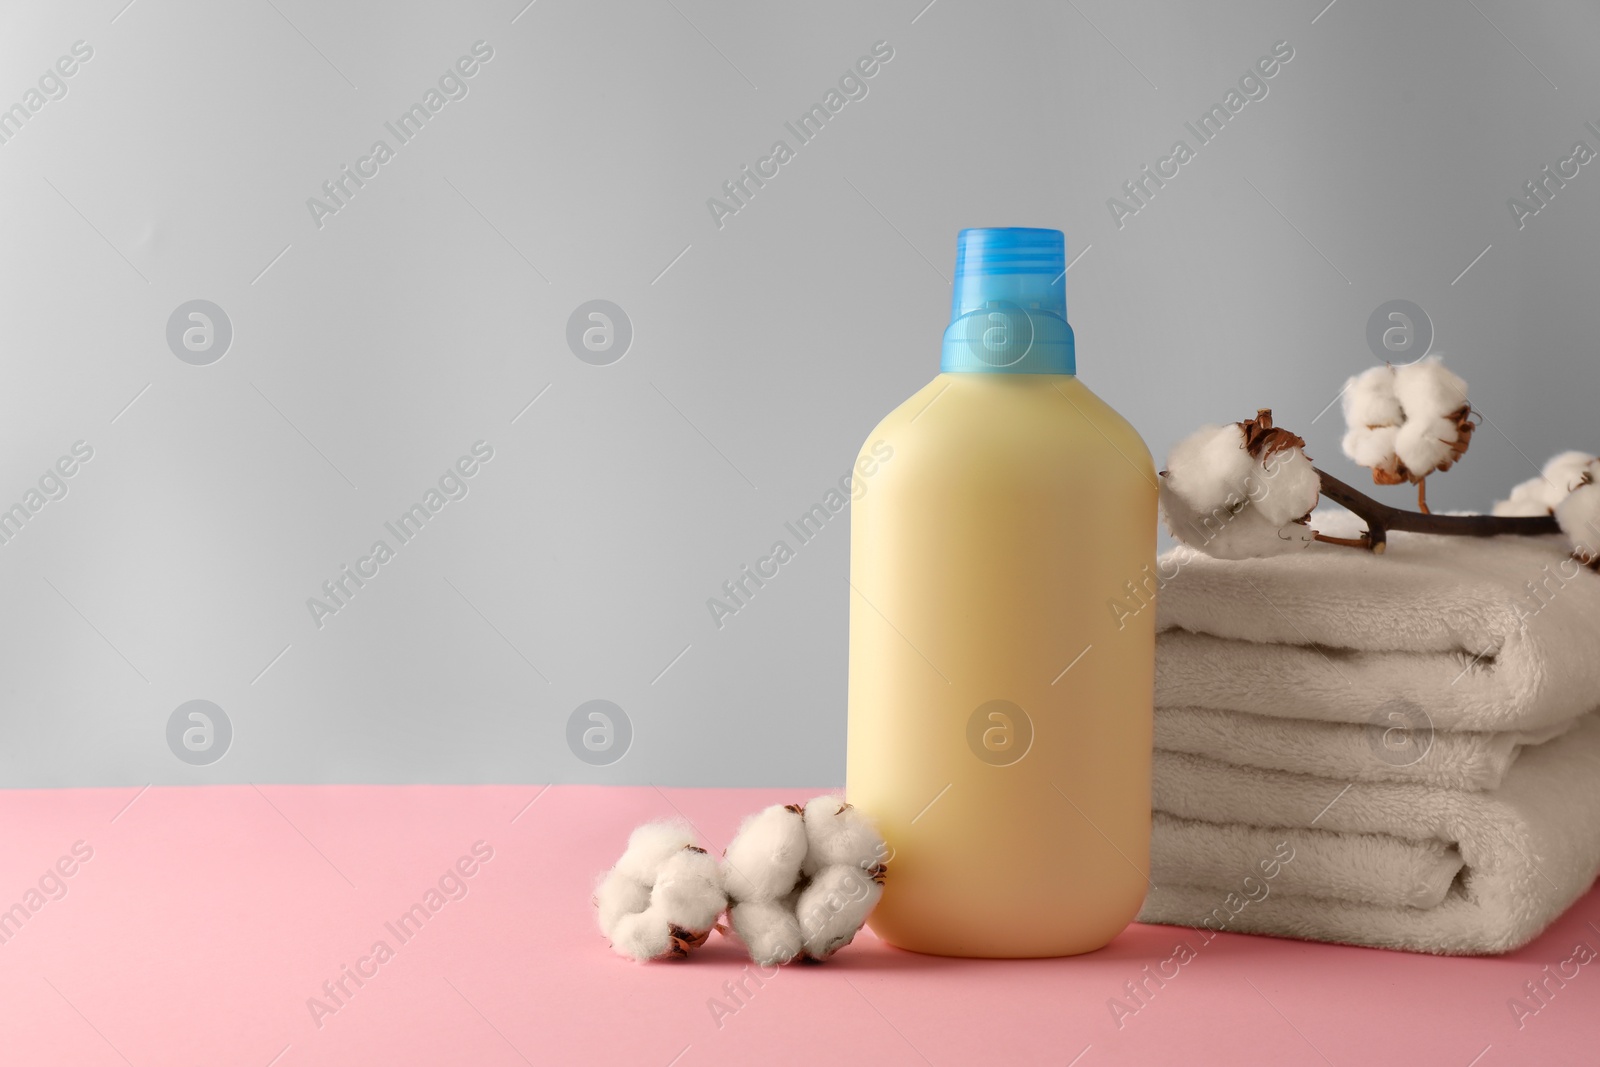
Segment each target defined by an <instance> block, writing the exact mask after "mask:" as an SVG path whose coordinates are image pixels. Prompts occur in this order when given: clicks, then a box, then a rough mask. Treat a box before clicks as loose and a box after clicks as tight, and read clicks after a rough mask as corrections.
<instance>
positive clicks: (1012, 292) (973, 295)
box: [940, 227, 1077, 374]
mask: <svg viewBox="0 0 1600 1067" xmlns="http://www.w3.org/2000/svg"><path fill="white" fill-rule="evenodd" d="M1066 279H1067V250H1066V238H1065V237H1064V236H1063V235H1062V233H1061V231H1060V230H1037V229H1029V228H1025V227H997V228H990V229H973V230H962V231H961V233H960V235H959V236H958V237H957V238H956V275H955V282H954V285H953V286H952V292H951V295H950V326H949V328H947V329H946V330H945V334H944V353H943V356H942V358H941V360H940V370H942V371H946V372H949V371H972V372H979V373H989V374H1073V373H1075V372H1076V369H1077V362H1076V356H1075V351H1074V345H1073V336H1072V327H1071V326H1069V325H1067V280H1066Z"/></svg>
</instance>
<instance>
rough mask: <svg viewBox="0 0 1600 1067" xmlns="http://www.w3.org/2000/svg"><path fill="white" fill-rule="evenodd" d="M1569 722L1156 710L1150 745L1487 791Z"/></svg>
mask: <svg viewBox="0 0 1600 1067" xmlns="http://www.w3.org/2000/svg"><path fill="white" fill-rule="evenodd" d="M1575 721H1576V720H1568V721H1566V722H1560V723H1556V724H1555V725H1553V726H1546V727H1541V728H1539V729H1534V730H1505V731H1501V732H1500V733H1484V732H1482V731H1476V730H1428V729H1426V727H1424V728H1423V729H1420V730H1414V729H1410V727H1411V726H1413V725H1415V724H1413V723H1406V722H1401V721H1399V720H1396V721H1395V722H1392V723H1391V722H1386V721H1384V720H1383V718H1382V717H1381V716H1380V718H1379V721H1378V722H1374V723H1371V724H1364V725H1357V724H1355V723H1342V722H1316V721H1311V720H1295V719H1285V718H1280V717H1278V716H1275V715H1256V714H1253V713H1251V712H1243V711H1220V710H1216V709H1212V708H1157V709H1156V715H1155V746H1156V748H1158V749H1165V750H1166V751H1168V752H1187V753H1189V754H1190V755H1194V756H1206V757H1208V758H1210V759H1214V760H1219V761H1221V762H1223V763H1234V764H1238V765H1240V766H1245V767H1261V768H1264V769H1266V770H1274V771H1294V772H1296V773H1298V774H1316V775H1321V776H1323V777H1325V778H1335V779H1339V780H1341V781H1345V782H1419V783H1421V784H1423V785H1432V786H1439V787H1441V788H1445V789H1494V788H1496V787H1497V786H1499V784H1500V782H1501V781H1502V780H1503V779H1504V778H1505V776H1506V771H1508V770H1510V768H1511V764H1512V762H1513V761H1514V760H1515V759H1516V758H1517V754H1518V753H1519V752H1521V751H1522V749H1523V747H1524V746H1527V745H1537V744H1542V743H1544V742H1545V741H1548V740H1550V739H1551V738H1553V737H1558V736H1560V735H1561V734H1563V733H1565V732H1566V731H1567V730H1568V729H1570V728H1571V727H1572V725H1573V723H1574V722H1575Z"/></svg>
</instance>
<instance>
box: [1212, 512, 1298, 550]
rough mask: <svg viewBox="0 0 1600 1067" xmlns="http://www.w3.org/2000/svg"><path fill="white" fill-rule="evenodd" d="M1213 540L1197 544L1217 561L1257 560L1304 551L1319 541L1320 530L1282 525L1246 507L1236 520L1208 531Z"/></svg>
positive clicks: (1293, 524) (1296, 524)
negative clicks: (1317, 535) (1317, 532)
mask: <svg viewBox="0 0 1600 1067" xmlns="http://www.w3.org/2000/svg"><path fill="white" fill-rule="evenodd" d="M1208 534H1209V540H1204V541H1201V542H1199V543H1195V544H1194V547H1195V548H1198V549H1200V550H1201V551H1202V552H1204V553H1205V554H1206V555H1208V556H1215V557H1216V558H1217V559H1257V558H1260V557H1263V556H1283V555H1287V554H1289V553H1291V552H1299V551H1302V550H1304V549H1305V548H1306V547H1307V546H1308V545H1310V544H1312V543H1313V542H1314V541H1315V540H1316V531H1315V530H1313V529H1311V527H1309V526H1302V525H1301V524H1300V523H1297V522H1288V523H1283V524H1281V525H1279V524H1277V523H1273V522H1271V521H1269V520H1268V519H1267V518H1266V517H1265V516H1264V515H1262V514H1261V513H1260V512H1259V511H1257V510H1255V508H1245V509H1244V510H1243V511H1240V512H1239V513H1238V514H1237V515H1235V516H1233V518H1232V519H1230V520H1228V521H1226V522H1223V523H1222V524H1220V525H1217V526H1213V527H1210V528H1208Z"/></svg>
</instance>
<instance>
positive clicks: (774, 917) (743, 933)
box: [728, 900, 805, 967]
mask: <svg viewBox="0 0 1600 1067" xmlns="http://www.w3.org/2000/svg"><path fill="white" fill-rule="evenodd" d="M728 921H729V922H730V923H731V924H732V925H733V932H734V935H735V936H737V937H738V938H739V940H740V941H742V942H744V946H745V949H746V950H747V951H748V952H749V953H750V958H751V959H752V960H754V961H755V962H756V963H758V964H760V965H761V966H763V967H775V966H777V965H779V964H783V963H788V962H789V961H790V960H792V959H794V958H795V957H796V956H798V955H800V950H801V949H802V948H803V947H804V946H805V942H804V939H803V938H802V937H801V936H800V922H799V920H797V919H796V918H795V913H794V906H793V904H790V905H788V906H785V905H784V903H783V902H781V901H776V900H747V901H742V902H740V903H737V904H735V905H734V906H733V907H732V908H730V909H728Z"/></svg>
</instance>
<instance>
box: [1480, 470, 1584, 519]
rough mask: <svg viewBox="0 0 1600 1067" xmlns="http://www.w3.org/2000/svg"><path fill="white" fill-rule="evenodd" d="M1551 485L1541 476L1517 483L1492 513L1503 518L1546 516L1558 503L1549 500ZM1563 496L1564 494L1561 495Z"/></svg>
mask: <svg viewBox="0 0 1600 1067" xmlns="http://www.w3.org/2000/svg"><path fill="white" fill-rule="evenodd" d="M1551 495H1552V493H1551V484H1550V483H1549V482H1547V481H1545V480H1544V477H1543V476H1542V475H1541V476H1540V477H1537V478H1529V479H1528V480H1527V481H1525V482H1520V483H1518V484H1517V485H1516V486H1515V487H1514V488H1513V489H1512V490H1511V495H1510V496H1509V497H1507V498H1506V499H1504V500H1501V501H1498V502H1497V503H1496V504H1495V506H1494V513H1495V514H1496V515H1500V516H1503V517H1510V516H1515V515H1548V514H1550V512H1551V510H1552V509H1553V508H1554V507H1555V505H1556V504H1557V503H1558V501H1555V500H1552V499H1551ZM1561 495H1562V496H1565V495H1566V494H1565V493H1562V494H1561Z"/></svg>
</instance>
